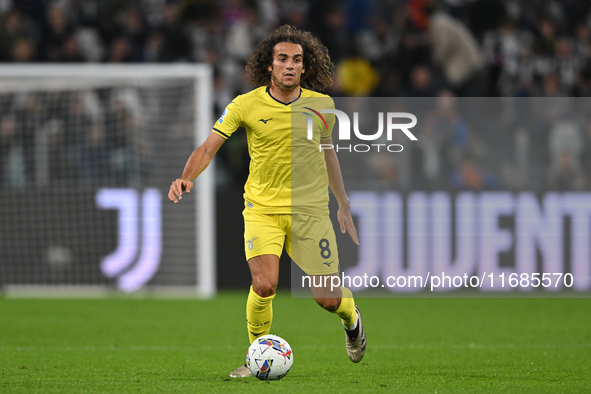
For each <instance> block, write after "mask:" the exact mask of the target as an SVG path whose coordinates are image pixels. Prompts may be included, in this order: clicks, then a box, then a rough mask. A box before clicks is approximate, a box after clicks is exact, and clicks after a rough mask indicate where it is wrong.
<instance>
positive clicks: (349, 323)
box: [335, 287, 357, 330]
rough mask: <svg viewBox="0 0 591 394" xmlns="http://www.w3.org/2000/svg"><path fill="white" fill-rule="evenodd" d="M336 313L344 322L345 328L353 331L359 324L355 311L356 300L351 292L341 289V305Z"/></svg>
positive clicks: (344, 288)
mask: <svg viewBox="0 0 591 394" xmlns="http://www.w3.org/2000/svg"><path fill="white" fill-rule="evenodd" d="M335 313H336V314H337V315H338V316H339V317H340V318H341V319H342V320H343V324H344V325H345V328H347V329H348V330H351V329H353V328H355V326H356V323H357V312H356V311H355V300H354V299H353V294H352V293H351V290H349V289H347V288H346V287H341V305H339V307H338V309H337V310H336V311H335Z"/></svg>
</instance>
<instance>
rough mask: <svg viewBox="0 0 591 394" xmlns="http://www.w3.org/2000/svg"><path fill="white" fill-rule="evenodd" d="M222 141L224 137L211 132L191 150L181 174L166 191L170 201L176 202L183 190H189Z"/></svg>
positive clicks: (181, 197)
mask: <svg viewBox="0 0 591 394" xmlns="http://www.w3.org/2000/svg"><path fill="white" fill-rule="evenodd" d="M224 141H226V140H225V139H224V137H222V136H221V135H219V134H216V133H214V132H212V133H211V134H209V136H208V137H207V139H206V140H205V142H204V143H203V144H201V146H199V147H198V148H197V149H195V150H194V151H193V153H192V154H191V156H189V159H188V160H187V164H185V169H184V170H183V175H182V176H181V177H180V178H178V179H176V180H175V181H173V182H172V185H171V186H170V191H169V192H168V198H169V200H170V201H172V202H173V203H175V204H176V203H178V202H179V201H180V200H182V199H183V192H184V191H186V192H187V193H190V192H191V189H192V188H193V180H194V179H195V178H197V177H198V176H199V174H201V173H202V172H203V171H204V170H205V169H206V168H207V166H209V163H211V160H212V159H213V157H214V156H215V154H216V153H217V151H218V150H219V149H220V147H221V146H222V144H223V143H224Z"/></svg>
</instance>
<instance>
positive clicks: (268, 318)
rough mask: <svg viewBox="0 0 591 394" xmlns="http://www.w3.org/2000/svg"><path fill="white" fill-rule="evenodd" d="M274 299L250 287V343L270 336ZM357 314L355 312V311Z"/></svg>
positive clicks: (247, 318) (248, 305)
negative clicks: (267, 335) (259, 293)
mask: <svg viewBox="0 0 591 394" xmlns="http://www.w3.org/2000/svg"><path fill="white" fill-rule="evenodd" d="M273 298H275V294H273V295H272V296H270V297H261V296H259V295H258V294H257V293H255V292H254V290H253V289H252V286H250V292H249V293H248V300H247V301H246V323H247V326H248V337H249V338H250V343H252V342H253V341H254V340H255V339H256V338H258V337H260V336H261V335H265V334H268V333H269V331H270V330H271V323H272V321H273ZM353 312H355V310H353Z"/></svg>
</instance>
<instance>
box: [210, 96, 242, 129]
mask: <svg viewBox="0 0 591 394" xmlns="http://www.w3.org/2000/svg"><path fill="white" fill-rule="evenodd" d="M240 126H242V112H241V110H240V96H238V97H236V98H235V99H234V100H232V102H231V103H230V104H228V106H227V107H226V109H224V112H222V115H221V116H220V118H219V119H218V120H217V121H216V122H215V124H214V125H213V128H212V131H213V132H214V133H217V134H219V135H221V136H222V137H224V138H225V139H228V138H230V136H231V135H232V134H233V133H234V132H235V131H236V130H237V129H238V128H239V127H240Z"/></svg>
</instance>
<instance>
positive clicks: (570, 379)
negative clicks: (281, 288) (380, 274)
mask: <svg viewBox="0 0 591 394" xmlns="http://www.w3.org/2000/svg"><path fill="white" fill-rule="evenodd" d="M245 299H246V292H239V293H238V292H232V293H221V294H220V295H219V296H218V297H216V298H215V299H214V300H165V299H133V298H124V297H115V298H106V299H89V300H88V299H87V300H83V299H79V300H72V299H7V298H0V371H1V372H0V393H84V392H92V393H196V392H198V393H209V392H221V393H226V392H240V393H249V392H253V393H265V392H279V391H281V392H287V393H288V392H296V390H297V392H301V393H307V392H309V393H324V392H326V393H346V392H350V393H391V392H400V393H413V392H417V393H455V392H471V393H483V392H494V393H498V392H505V393H588V392H590V391H591V372H590V371H591V300H590V299H358V300H357V301H358V304H359V306H360V308H361V310H362V313H363V317H364V323H365V325H366V330H367V336H368V350H367V353H366V355H365V359H364V360H363V361H362V362H361V363H359V364H352V363H351V362H350V361H349V360H348V358H347V355H346V351H345V346H344V333H343V330H342V328H341V326H340V323H339V321H338V319H337V318H336V317H335V316H334V315H331V314H329V313H327V312H324V311H323V310H321V309H320V308H319V307H318V306H316V305H315V303H314V301H313V300H310V299H292V298H291V297H290V296H289V294H288V293H280V294H279V295H278V296H277V297H276V298H275V301H274V302H273V303H274V307H275V308H274V311H275V312H274V313H275V319H274V323H273V327H272V330H271V332H272V333H273V334H276V335H280V336H282V337H284V338H285V339H286V340H287V341H288V342H289V343H290V344H291V346H292V348H293V351H294V365H293V368H292V370H291V372H290V373H289V374H288V375H287V377H285V378H284V379H283V380H280V381H275V382H263V381H259V380H257V379H255V378H248V379H231V378H229V377H228V373H229V372H230V371H231V370H232V369H234V368H235V367H237V366H239V365H240V364H241V363H243V362H244V355H245V353H246V348H247V346H248V343H247V342H248V341H247V336H246V329H245V304H244V303H245Z"/></svg>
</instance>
